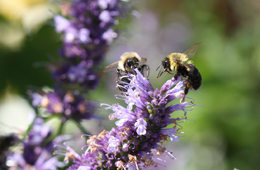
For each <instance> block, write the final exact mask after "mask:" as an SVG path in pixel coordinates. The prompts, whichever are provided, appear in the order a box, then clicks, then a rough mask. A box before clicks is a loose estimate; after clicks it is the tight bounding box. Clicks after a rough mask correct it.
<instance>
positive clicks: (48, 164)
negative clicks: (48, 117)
mask: <svg viewBox="0 0 260 170" xmlns="http://www.w3.org/2000/svg"><path fill="white" fill-rule="evenodd" d="M51 135H52V130H51V127H50V126H49V125H47V124H44V121H43V119H41V118H37V119H36V120H35V122H34V124H33V126H32V129H31V130H30V132H29V133H28V136H27V138H26V139H25V140H24V141H22V145H23V151H22V153H18V152H14V153H10V156H9V158H8V162H7V163H8V164H9V165H12V167H11V168H10V169H11V170H33V169H37V170H56V169H57V167H59V166H62V165H63V163H61V162H58V159H57V157H52V152H53V143H55V141H53V140H50V141H48V139H49V137H50V136H51ZM56 142H57V141H56Z"/></svg>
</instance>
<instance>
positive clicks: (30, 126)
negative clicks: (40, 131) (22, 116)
mask: <svg viewBox="0 0 260 170" xmlns="http://www.w3.org/2000/svg"><path fill="white" fill-rule="evenodd" d="M36 118H37V116H35V117H34V118H33V121H32V122H31V124H30V125H29V126H28V128H27V130H26V131H25V133H24V134H23V137H22V141H23V140H24V139H25V138H26V136H28V133H29V131H30V130H31V129H32V127H33V124H34V122H35V120H36Z"/></svg>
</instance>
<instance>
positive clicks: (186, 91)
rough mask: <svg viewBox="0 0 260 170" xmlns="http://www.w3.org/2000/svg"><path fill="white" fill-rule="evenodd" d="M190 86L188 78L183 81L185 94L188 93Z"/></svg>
mask: <svg viewBox="0 0 260 170" xmlns="http://www.w3.org/2000/svg"><path fill="white" fill-rule="evenodd" d="M190 87H191V86H190V82H189V81H188V80H186V81H185V89H184V93H185V95H187V94H188V92H189V89H190Z"/></svg>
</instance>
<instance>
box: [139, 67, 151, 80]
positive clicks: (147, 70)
mask: <svg viewBox="0 0 260 170" xmlns="http://www.w3.org/2000/svg"><path fill="white" fill-rule="evenodd" d="M144 68H145V69H146V77H147V78H148V77H149V73H150V67H149V66H148V65H142V66H141V73H142V75H144Z"/></svg>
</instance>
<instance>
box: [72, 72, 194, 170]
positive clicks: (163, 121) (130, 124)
mask: <svg viewBox="0 0 260 170" xmlns="http://www.w3.org/2000/svg"><path fill="white" fill-rule="evenodd" d="M136 72H137V75H130V76H131V82H130V83H129V84H127V85H126V88H127V89H128V91H127V92H126V94H125V95H117V97H118V98H121V99H122V100H124V101H125V102H126V104H128V106H127V108H125V107H122V106H120V105H119V104H114V105H112V106H110V105H107V104H102V105H106V106H107V108H106V109H111V110H113V112H114V113H113V114H111V115H110V116H109V117H110V119H114V118H117V119H119V120H118V121H117V122H116V125H117V128H113V129H112V130H111V131H105V130H104V131H103V132H101V133H100V134H99V135H98V136H96V135H94V136H91V137H90V138H89V139H88V140H87V146H88V148H87V150H86V151H85V154H83V155H81V156H72V155H74V154H75V153H73V152H71V151H68V152H69V153H70V154H67V156H68V155H70V156H69V157H70V158H72V159H73V162H74V164H73V165H72V166H71V167H70V168H69V169H68V170H77V169H78V168H82V169H84V168H85V169H117V168H118V169H139V167H144V168H146V167H153V166H158V165H159V164H161V163H158V162H156V161H158V160H161V158H160V159H159V157H160V156H161V155H162V154H166V155H168V156H169V157H170V158H171V159H175V157H174V156H173V155H172V153H171V152H169V151H167V150H166V148H164V147H163V146H162V144H163V143H164V141H166V140H167V138H168V137H169V138H170V140H171V141H172V142H177V141H178V140H179V136H176V135H177V134H178V133H181V132H179V130H180V129H181V128H182V127H181V126H180V125H179V124H180V123H182V122H184V121H185V120H186V111H187V108H188V107H192V106H194V105H195V104H193V103H189V102H184V103H180V104H176V105H170V106H167V105H168V104H169V102H171V101H172V100H174V99H177V98H182V97H183V95H184V90H183V86H184V85H183V81H184V80H181V78H180V77H178V79H177V80H175V79H174V78H172V79H171V80H168V81H167V82H166V83H165V84H164V85H163V86H162V88H161V90H159V89H155V90H154V89H153V87H152V85H151V84H150V82H149V81H148V80H147V79H146V78H145V77H144V76H143V75H142V74H141V73H140V72H139V71H138V70H136ZM177 110H183V111H184V117H176V118H172V117H171V115H170V114H171V113H173V112H174V111H177ZM170 125H173V126H172V127H169V126H170ZM166 127H168V128H166ZM67 158H68V157H67ZM157 158H158V159H157Z"/></svg>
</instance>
